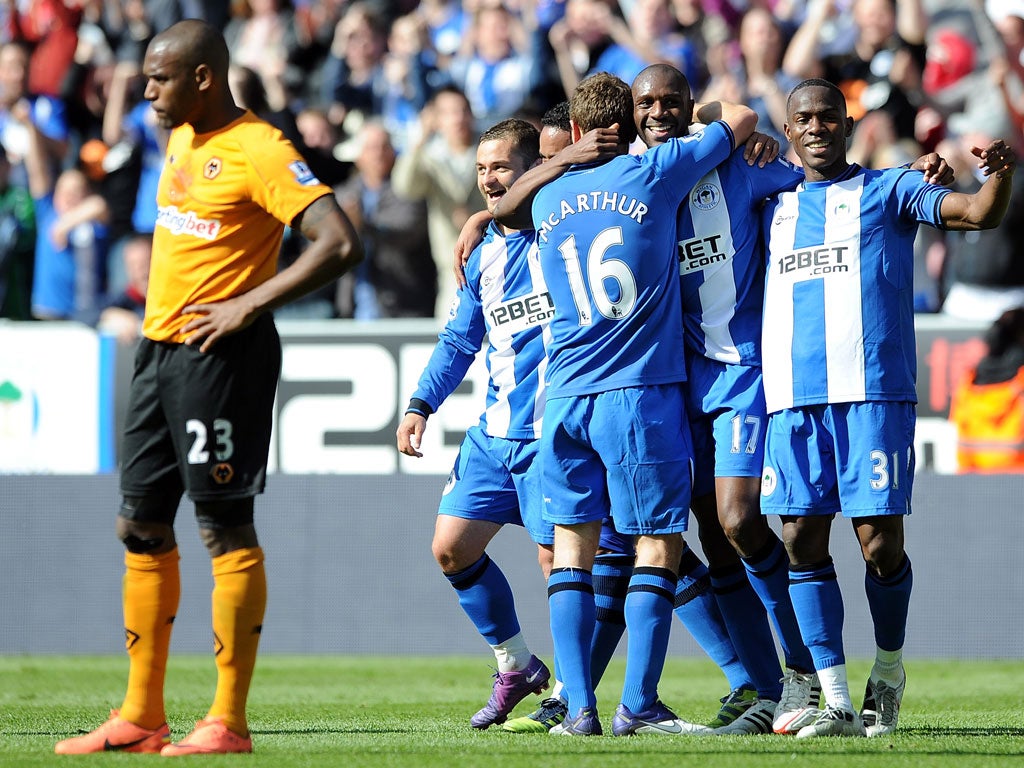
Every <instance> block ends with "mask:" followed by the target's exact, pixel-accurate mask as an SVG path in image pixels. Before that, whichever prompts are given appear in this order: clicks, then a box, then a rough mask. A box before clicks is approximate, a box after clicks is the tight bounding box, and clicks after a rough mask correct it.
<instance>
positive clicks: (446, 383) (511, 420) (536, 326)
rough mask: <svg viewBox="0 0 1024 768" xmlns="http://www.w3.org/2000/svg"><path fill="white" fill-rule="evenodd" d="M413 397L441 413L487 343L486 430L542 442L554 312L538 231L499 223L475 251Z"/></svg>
mask: <svg viewBox="0 0 1024 768" xmlns="http://www.w3.org/2000/svg"><path fill="white" fill-rule="evenodd" d="M465 274H466V282H467V285H466V286H465V287H463V288H460V289H459V291H458V293H457V294H456V301H455V304H454V305H453V308H452V310H451V311H450V313H449V318H448V322H447V323H446V324H445V326H444V328H443V329H441V333H440V336H439V338H438V343H437V346H435V347H434V352H433V354H431V356H430V361H429V362H428V363H427V367H426V368H425V369H424V371H423V374H422V376H421V377H420V381H419V384H418V386H417V388H416V392H415V394H414V395H413V397H414V398H417V399H420V400H423V401H424V402H426V403H428V404H429V405H430V407H431V408H433V409H434V410H437V408H438V407H439V406H440V405H441V403H442V402H444V400H445V398H447V397H448V395H450V394H451V393H452V392H454V391H455V388H456V387H458V386H459V384H460V383H461V382H462V379H463V377H465V375H466V371H468V370H469V366H470V365H471V364H472V362H473V359H474V358H475V357H476V355H477V353H478V352H479V351H480V349H481V347H482V346H483V344H484V343H485V342H486V344H487V348H486V353H485V354H486V362H487V370H488V373H489V374H490V378H489V381H488V387H487V402H486V407H485V410H484V412H483V413H482V414H481V416H480V427H481V428H482V429H483V430H484V432H486V433H487V434H488V435H490V436H491V437H506V438H512V439H524V440H533V439H536V438H539V437H540V433H541V425H542V420H543V413H544V370H545V368H546V365H547V358H546V357H545V353H544V347H545V338H546V337H547V335H548V323H549V321H550V319H551V316H552V314H553V312H554V309H553V306H552V303H551V297H550V296H549V295H548V292H547V288H546V287H545V285H544V276H543V274H542V272H541V268H540V261H539V259H538V255H537V245H536V237H535V233H534V232H533V230H523V231H520V232H512V233H511V234H508V235H504V234H502V232H501V231H500V230H499V229H498V228H497V226H496V225H495V224H491V226H490V227H489V228H488V230H487V233H486V235H485V236H484V239H483V242H481V243H480V245H478V246H477V247H476V249H474V251H473V253H472V254H471V255H470V257H469V260H468V261H467V263H466V268H465Z"/></svg>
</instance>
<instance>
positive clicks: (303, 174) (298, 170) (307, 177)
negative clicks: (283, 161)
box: [288, 160, 320, 187]
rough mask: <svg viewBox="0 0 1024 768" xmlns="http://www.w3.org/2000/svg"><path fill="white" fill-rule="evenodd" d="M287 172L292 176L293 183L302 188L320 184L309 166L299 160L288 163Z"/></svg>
mask: <svg viewBox="0 0 1024 768" xmlns="http://www.w3.org/2000/svg"><path fill="white" fill-rule="evenodd" d="M288 170H289V171H291V172H292V175H293V176H294V177H295V181H297V182H298V183H299V184H301V185H302V186H304V187H311V186H313V185H314V184H319V183H320V179H318V178H317V177H316V175H315V174H314V173H313V172H312V171H311V170H310V169H309V166H308V165H306V164H305V163H304V162H302V161H301V160H296V161H295V162H292V163H289V164H288Z"/></svg>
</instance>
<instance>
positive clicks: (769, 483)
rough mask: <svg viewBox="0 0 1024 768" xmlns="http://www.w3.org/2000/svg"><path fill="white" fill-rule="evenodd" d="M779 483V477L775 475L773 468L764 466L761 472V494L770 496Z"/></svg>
mask: <svg viewBox="0 0 1024 768" xmlns="http://www.w3.org/2000/svg"><path fill="white" fill-rule="evenodd" d="M778 484H779V479H778V477H777V476H776V475H775V469H774V468H773V467H765V468H764V472H762V473H761V495H762V496H771V495H772V494H773V493H775V487H776V486H777V485H778Z"/></svg>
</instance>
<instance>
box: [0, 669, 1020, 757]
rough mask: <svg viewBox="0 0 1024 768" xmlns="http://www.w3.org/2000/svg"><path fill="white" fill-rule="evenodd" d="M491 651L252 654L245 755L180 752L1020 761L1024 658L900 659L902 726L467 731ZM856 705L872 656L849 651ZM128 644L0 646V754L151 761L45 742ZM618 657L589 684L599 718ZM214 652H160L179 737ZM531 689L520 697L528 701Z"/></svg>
mask: <svg viewBox="0 0 1024 768" xmlns="http://www.w3.org/2000/svg"><path fill="white" fill-rule="evenodd" d="M487 661H488V657H487V656H485V655H483V654H481V655H480V656H479V657H478V658H471V659H470V658H464V657H430V658H427V657H417V658H407V657H403V658H399V657H379V656H284V655H272V654H265V655H263V656H262V657H261V658H260V660H259V664H258V667H257V671H256V677H255V680H254V683H253V689H252V694H251V696H250V700H249V719H250V726H251V728H252V731H253V742H254V745H255V750H256V751H255V754H253V755H235V756H216V757H191V758H186V760H187V761H189V764H197V765H198V764H202V765H209V766H227V765H229V766H247V768H257V767H262V766H267V767H270V766H272V767H273V768H293V767H297V766H315V767H316V768H331V767H332V766H339V767H341V766H344V767H345V768H348V767H350V766H351V767H352V768H358V767H360V766H373V767H374V768H376V767H378V766H379V767H381V768H383V767H388V768H391V767H395V768H476V767H479V768H519V767H520V766H522V767H523V768H576V767H577V766H579V767H581V768H583V767H586V768H590V767H591V766H593V767H594V768H603V767H604V766H609V767H618V766H622V767H623V768H625V767H626V766H628V767H629V768H662V767H664V768H689V766H694V768H705V767H706V768H760V767H761V766H794V767H795V768H799V767H803V766H807V767H808V768H809V767H811V766H813V767H814V768H834V767H837V766H839V767H843V768H845V767H846V766H851V767H854V766H856V767H860V766H871V767H877V768H890V767H893V768H896V767H899V766H907V767H908V768H931V767H933V766H940V767H942V768H947V767H948V768H974V767H975V766H993V767H996V766H999V767H1000V768H1001V767H1002V766H1008V765H1022V766H1024V694H1022V692H1024V661H970V662H965V661H960V660H957V661H917V660H913V659H911V660H909V661H908V665H907V666H908V687H907V693H906V697H905V699H904V702H903V712H902V714H901V717H900V729H899V731H898V733H897V734H896V735H895V736H894V737H893V738H889V739H873V740H867V739H826V740H818V741H814V742H802V741H797V740H795V739H792V738H786V737H781V736H755V737H742V738H711V737H703V738H701V737H664V736H638V737H632V738H629V739H615V738H611V737H607V736H606V737H604V738H593V739H571V738H554V737H547V736H542V735H517V734H510V733H505V732H502V731H500V730H498V729H497V728H492V729H491V730H489V731H483V732H477V731H474V730H473V729H472V728H470V727H469V717H470V715H472V714H473V712H475V711H476V709H478V708H479V707H480V706H482V705H483V703H484V702H485V701H486V699H487V696H488V694H489V684H490V680H489V677H488V675H489V674H490V670H489V668H488V664H487ZM849 670H850V675H851V680H852V683H851V688H852V689H853V691H854V698H855V701H856V702H857V703H858V704H859V697H860V694H861V686H862V685H863V680H864V679H865V678H866V675H867V671H868V664H867V663H864V662H856V661H852V662H850V664H849ZM126 671H127V662H126V659H125V658H124V657H116V656H115V657H107V656H103V657H87V658H86V657H66V656H0V766H3V767H4V768H21V766H48V767H51V766H60V765H68V766H83V768H84V767H86V766H108V765H109V766H113V765H118V766H127V765H149V766H152V765H158V764H162V763H163V761H164V759H165V758H161V757H159V756H158V755H126V754H108V755H88V756H81V757H71V756H68V757H64V756H61V757H58V756H56V755H54V754H53V744H54V743H55V742H56V741H58V740H59V739H61V738H64V737H65V736H68V735H73V734H75V733H78V732H79V730H80V729H81V730H87V729H89V728H92V727H94V726H96V725H98V724H99V723H100V722H101V721H102V720H104V719H105V718H106V716H107V710H108V709H109V708H110V707H111V706H116V705H117V704H119V703H120V700H121V697H122V695H123V693H124V683H125V675H126ZM621 680H622V660H621V659H616V660H615V661H613V663H612V666H611V668H610V669H609V672H608V676H607V682H606V684H604V685H603V686H602V687H601V689H599V691H598V697H599V706H600V711H601V716H602V721H603V722H604V725H605V729H606V730H610V725H611V716H612V714H613V712H614V709H615V704H616V703H617V700H618V692H619V686H620V685H621ZM213 685H214V668H213V661H212V657H206V656H177V657H172V659H171V664H170V669H169V670H168V675H167V707H168V715H169V722H170V725H171V730H172V733H173V734H174V735H175V737H179V738H180V737H181V736H183V735H184V734H185V733H187V732H188V730H190V728H191V727H192V724H193V722H194V721H195V720H196V719H198V718H200V717H202V716H203V714H204V713H205V707H206V706H207V705H208V704H209V702H210V699H211V698H212V695H213ZM724 688H725V683H724V680H723V678H722V676H721V674H720V673H719V672H718V671H717V670H716V669H714V667H713V666H711V664H710V663H709V662H707V661H705V660H700V659H670V660H669V662H668V665H667V667H666V669H665V674H664V676H663V678H662V685H661V695H662V698H663V699H664V700H665V702H666V703H668V704H669V706H671V707H673V708H675V709H676V710H677V712H678V713H679V714H680V715H681V716H683V717H687V718H690V719H694V720H704V719H707V718H709V717H710V716H711V715H712V714H713V713H714V712H715V711H717V703H718V702H717V699H718V698H719V697H720V696H722V695H723V694H724V693H725V690H724ZM537 700H538V699H537V698H535V697H530V698H529V699H528V700H527V701H526V702H524V703H523V704H521V705H520V707H519V709H518V710H517V714H525V713H526V712H528V711H530V709H532V707H533V705H534V704H535V703H536V702H537Z"/></svg>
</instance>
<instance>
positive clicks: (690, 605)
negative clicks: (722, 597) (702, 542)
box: [675, 543, 753, 690]
mask: <svg viewBox="0 0 1024 768" xmlns="http://www.w3.org/2000/svg"><path fill="white" fill-rule="evenodd" d="M675 614H676V616H677V617H678V618H679V620H680V621H681V622H683V626H684V627H686V629H687V631H689V633H690V634H691V635H692V636H693V639H694V640H696V641H697V645H699V646H700V647H701V648H702V649H704V653H706V654H707V655H708V658H710V659H711V660H712V661H713V662H715V664H717V665H718V667H719V669H721V670H722V672H724V673H725V678H726V680H727V681H728V683H729V690H735V689H736V688H752V687H753V681H752V680H751V679H750V676H749V675H748V674H747V672H746V670H745V669H744V668H743V664H741V663H740V659H739V656H737V655H736V648H735V647H734V646H733V643H732V640H731V639H730V638H729V630H728V629H727V628H726V626H725V619H723V618H722V612H721V611H720V610H719V608H718V601H717V600H716V599H715V595H714V593H713V592H712V591H711V578H710V577H709V576H708V568H707V566H706V565H704V563H702V562H701V560H700V558H699V557H697V555H696V554H695V553H694V551H693V550H692V549H690V546H689V545H688V544H686V543H684V544H683V555H682V557H681V558H680V559H679V581H678V582H676V599H675Z"/></svg>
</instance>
